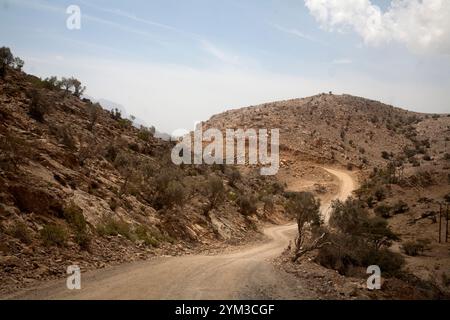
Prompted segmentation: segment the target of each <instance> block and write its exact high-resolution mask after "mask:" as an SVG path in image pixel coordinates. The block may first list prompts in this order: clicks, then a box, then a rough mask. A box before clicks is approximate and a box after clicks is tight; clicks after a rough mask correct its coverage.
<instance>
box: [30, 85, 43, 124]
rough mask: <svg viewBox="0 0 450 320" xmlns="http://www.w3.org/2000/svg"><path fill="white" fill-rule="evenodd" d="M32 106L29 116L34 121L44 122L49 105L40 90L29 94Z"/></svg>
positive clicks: (31, 91) (34, 90)
mask: <svg viewBox="0 0 450 320" xmlns="http://www.w3.org/2000/svg"><path fill="white" fill-rule="evenodd" d="M28 97H29V99H30V105H29V110H28V114H29V115H30V117H32V118H33V119H35V120H37V121H39V122H44V120H45V119H44V116H45V114H46V113H47V112H48V105H47V103H46V101H45V100H44V98H43V97H42V95H41V94H40V93H39V91H38V90H36V89H32V90H30V91H29V92H28Z"/></svg>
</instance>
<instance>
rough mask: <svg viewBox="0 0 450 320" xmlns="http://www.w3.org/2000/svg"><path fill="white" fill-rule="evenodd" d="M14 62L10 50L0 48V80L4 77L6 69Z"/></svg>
mask: <svg viewBox="0 0 450 320" xmlns="http://www.w3.org/2000/svg"><path fill="white" fill-rule="evenodd" d="M13 61H14V56H13V55H12V53H11V50H10V49H9V48H7V47H1V48H0V76H1V77H2V79H3V78H4V77H5V75H6V68H7V67H8V66H10V65H11V64H12V63H13Z"/></svg>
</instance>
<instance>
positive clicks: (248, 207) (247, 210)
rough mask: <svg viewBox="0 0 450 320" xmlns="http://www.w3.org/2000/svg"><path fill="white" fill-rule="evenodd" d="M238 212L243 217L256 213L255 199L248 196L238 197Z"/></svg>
mask: <svg viewBox="0 0 450 320" xmlns="http://www.w3.org/2000/svg"><path fill="white" fill-rule="evenodd" d="M237 204H238V206H239V211H240V213H241V214H243V215H244V216H249V215H252V214H254V213H256V199H255V198H254V197H253V196H250V195H240V196H239V197H238V199H237Z"/></svg>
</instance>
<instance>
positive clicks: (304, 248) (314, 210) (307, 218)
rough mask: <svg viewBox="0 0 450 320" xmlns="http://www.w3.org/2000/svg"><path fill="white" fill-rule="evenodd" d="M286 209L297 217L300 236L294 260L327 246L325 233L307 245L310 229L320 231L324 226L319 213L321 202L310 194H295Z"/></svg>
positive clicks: (297, 239)
mask: <svg viewBox="0 0 450 320" xmlns="http://www.w3.org/2000/svg"><path fill="white" fill-rule="evenodd" d="M286 209H287V211H288V212H289V213H291V214H293V215H295V216H296V217H297V229H298V235H297V238H296V240H295V255H294V257H293V259H292V260H293V261H297V260H298V259H299V258H300V257H301V256H302V255H303V254H305V253H306V252H308V251H311V250H313V249H316V248H319V247H321V246H323V245H325V243H323V240H324V238H325V233H322V234H321V235H319V236H317V237H316V238H315V239H310V243H309V245H306V242H307V241H306V240H307V235H308V228H310V229H316V230H318V229H319V227H320V225H321V224H322V221H321V218H320V211H319V210H320V200H318V199H315V198H314V196H313V195H312V193H310V192H300V193H294V194H292V195H291V199H289V202H288V204H287V206H286ZM313 231H315V230H313ZM310 234H316V232H311V233H310Z"/></svg>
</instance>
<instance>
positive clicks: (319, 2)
mask: <svg viewBox="0 0 450 320" xmlns="http://www.w3.org/2000/svg"><path fill="white" fill-rule="evenodd" d="M305 5H306V7H307V8H308V9H309V11H310V13H311V14H312V15H313V16H314V17H315V19H316V20H317V21H318V22H319V23H320V24H321V26H322V27H323V28H324V29H326V30H328V31H335V30H337V31H346V30H353V31H355V32H356V33H357V34H359V35H360V36H361V37H362V39H363V41H364V43H365V44H366V45H373V46H378V45H381V44H385V43H389V42H399V43H402V44H404V45H406V46H407V47H408V48H409V49H410V50H412V51H415V52H438V53H444V54H450V1H448V0H422V1H419V0H392V1H391V4H390V6H389V8H388V9H387V11H385V12H383V11H381V9H380V8H379V7H378V6H376V5H374V4H372V2H371V1H370V0H346V1H342V0H305Z"/></svg>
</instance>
